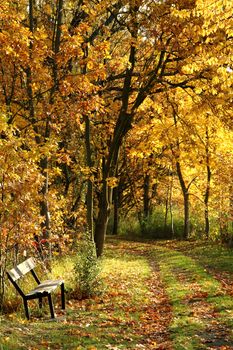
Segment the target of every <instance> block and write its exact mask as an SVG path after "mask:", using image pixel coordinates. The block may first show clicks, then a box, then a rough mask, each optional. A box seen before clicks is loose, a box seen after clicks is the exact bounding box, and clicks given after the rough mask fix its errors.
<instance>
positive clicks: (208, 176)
mask: <svg viewBox="0 0 233 350" xmlns="http://www.w3.org/2000/svg"><path fill="white" fill-rule="evenodd" d="M206 118H207V126H206V144H205V157H206V190H205V198H204V203H205V236H206V238H209V234H210V222H209V197H210V180H211V170H210V153H209V130H208V114H207V116H206Z"/></svg>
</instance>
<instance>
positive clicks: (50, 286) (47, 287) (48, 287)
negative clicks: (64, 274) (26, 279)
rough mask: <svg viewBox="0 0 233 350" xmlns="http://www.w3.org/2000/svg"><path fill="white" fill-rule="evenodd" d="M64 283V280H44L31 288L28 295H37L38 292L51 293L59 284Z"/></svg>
mask: <svg viewBox="0 0 233 350" xmlns="http://www.w3.org/2000/svg"><path fill="white" fill-rule="evenodd" d="M62 283H64V281H63V280H54V281H53V280H47V281H43V282H42V283H41V284H39V285H38V286H37V287H36V288H34V289H33V290H31V291H30V292H29V293H27V294H26V296H31V295H36V294H38V293H51V292H52V291H54V290H55V289H56V288H57V286H60V285H61V284H62Z"/></svg>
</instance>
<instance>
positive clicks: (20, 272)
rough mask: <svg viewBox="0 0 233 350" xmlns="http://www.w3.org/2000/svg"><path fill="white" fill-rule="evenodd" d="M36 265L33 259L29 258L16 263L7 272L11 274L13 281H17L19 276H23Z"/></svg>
mask: <svg viewBox="0 0 233 350" xmlns="http://www.w3.org/2000/svg"><path fill="white" fill-rule="evenodd" d="M35 266H36V264H35V261H34V259H33V258H29V259H27V260H25V261H24V262H22V263H21V264H19V265H17V266H16V267H15V268H13V269H11V270H10V271H9V272H8V273H9V275H10V276H11V278H12V280H13V281H17V280H18V279H19V278H21V277H23V276H24V275H26V273H28V272H29V271H31V270H32V269H34V268H35Z"/></svg>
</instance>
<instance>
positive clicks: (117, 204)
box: [112, 187, 119, 235]
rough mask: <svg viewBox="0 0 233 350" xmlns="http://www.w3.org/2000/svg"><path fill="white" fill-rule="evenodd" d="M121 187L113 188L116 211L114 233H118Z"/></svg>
mask: <svg viewBox="0 0 233 350" xmlns="http://www.w3.org/2000/svg"><path fill="white" fill-rule="evenodd" d="M118 190H119V188H118V187H115V188H114V189H113V204H114V213H113V215H114V216H113V230H112V234H113V235H117V234H118V224H119V192H118Z"/></svg>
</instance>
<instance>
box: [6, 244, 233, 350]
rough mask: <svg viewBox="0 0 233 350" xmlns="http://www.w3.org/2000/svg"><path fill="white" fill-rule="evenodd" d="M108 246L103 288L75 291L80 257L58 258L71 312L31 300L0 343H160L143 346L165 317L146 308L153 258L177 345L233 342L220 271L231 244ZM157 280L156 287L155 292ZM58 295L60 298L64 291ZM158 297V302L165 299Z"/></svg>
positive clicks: (34, 346)
mask: <svg viewBox="0 0 233 350" xmlns="http://www.w3.org/2000/svg"><path fill="white" fill-rule="evenodd" d="M107 247H108V249H107V250H106V251H105V255H104V257H103V258H102V259H101V260H100V265H101V274H100V278H101V280H103V284H102V287H103V290H102V294H98V295H96V296H93V297H92V298H89V299H85V300H74V299H71V295H72V293H71V291H72V289H73V288H74V287H75V279H74V278H73V273H72V270H73V266H74V258H73V257H66V258H63V259H59V261H57V262H56V263H55V264H53V269H52V276H53V278H60V277H63V278H64V279H65V284H66V288H67V289H68V293H67V310H66V312H65V314H63V313H61V312H60V311H59V308H57V309H56V312H57V314H58V317H57V320H56V321H51V320H50V319H49V317H50V315H49V308H48V305H44V307H43V309H42V311H41V310H39V309H38V306H37V303H33V302H31V303H30V311H31V315H32V318H31V320H30V321H27V320H25V317H24V310H23V308H22V306H21V307H20V308H19V309H18V311H17V312H14V313H12V314H9V315H7V316H6V315H5V316H1V318H0V332H1V338H0V350H6V349H7V350H18V349H19V350H24V349H31V350H38V349H42V350H45V349H53V350H55V349H71V350H96V349H97V350H104V349H106V350H107V349H114V350H119V349H122V350H127V349H129V350H130V349H132V350H135V349H138V348H139V349H140V348H141V349H156V345H155V346H154V347H153V345H151V347H148V346H147V347H145V343H144V340H145V339H144V337H145V334H150V333H151V332H152V333H153V331H154V329H153V327H154V325H155V327H156V321H152V318H153V317H154V320H156V317H160V316H162V317H163V314H160V313H158V315H157V316H156V312H155V314H153V315H151V314H149V313H147V314H146V312H148V310H150V309H151V305H150V303H151V300H152V299H153V296H154V295H152V292H151V291H150V290H149V283H150V281H151V276H152V270H151V267H150V262H156V263H158V265H159V271H160V276H161V279H162V281H163V284H164V287H165V290H166V293H167V296H168V298H169V300H170V303H171V306H172V310H171V312H172V313H171V320H170V324H169V322H167V323H166V325H167V326H168V327H169V335H170V339H171V340H172V343H173V348H174V350H199V349H200V350H201V349H203V350H205V349H210V346H212V347H214V346H215V347H217V348H218V349H221V346H222V347H224V346H227V345H228V344H230V345H232V347H233V333H232V329H233V300H232V296H230V295H229V294H228V293H227V291H226V290H225V289H223V287H222V284H221V276H222V275H223V276H228V277H229V276H231V274H232V272H233V270H232V269H233V268H232V261H233V260H232V257H233V254H232V251H230V250H228V249H225V248H223V247H218V246H216V245H212V244H207V243H206V242H180V241H178V242H176V241H158V242H150V241H147V242H144V243H141V242H133V241H130V242H129V241H128V242H127V241H122V240H121V239H119V238H117V239H113V238H111V239H109V243H108V244H107ZM215 276H217V277H218V276H220V279H218V278H215ZM156 288H157V287H156ZM156 288H155V289H152V290H154V292H155V294H156V293H157V289H156ZM155 297H156V298H157V299H158V298H159V294H158V295H156V296H155ZM56 300H57V303H59V301H60V300H59V298H57V299H56ZM157 302H158V304H157V305H158V308H159V307H160V305H161V304H160V303H163V299H161V300H159V299H158V300H157ZM57 306H59V304H57ZM155 310H156V308H155ZM153 312H154V311H153ZM165 312H166V311H165ZM168 312H170V311H168ZM159 315H160V316H159ZM150 316H152V318H151V317H150ZM151 322H155V323H154V324H153V323H151ZM150 327H151V328H150ZM143 328H144V333H143ZM147 332H148V333H147ZM211 342H212V343H211ZM165 348H166V345H165Z"/></svg>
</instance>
